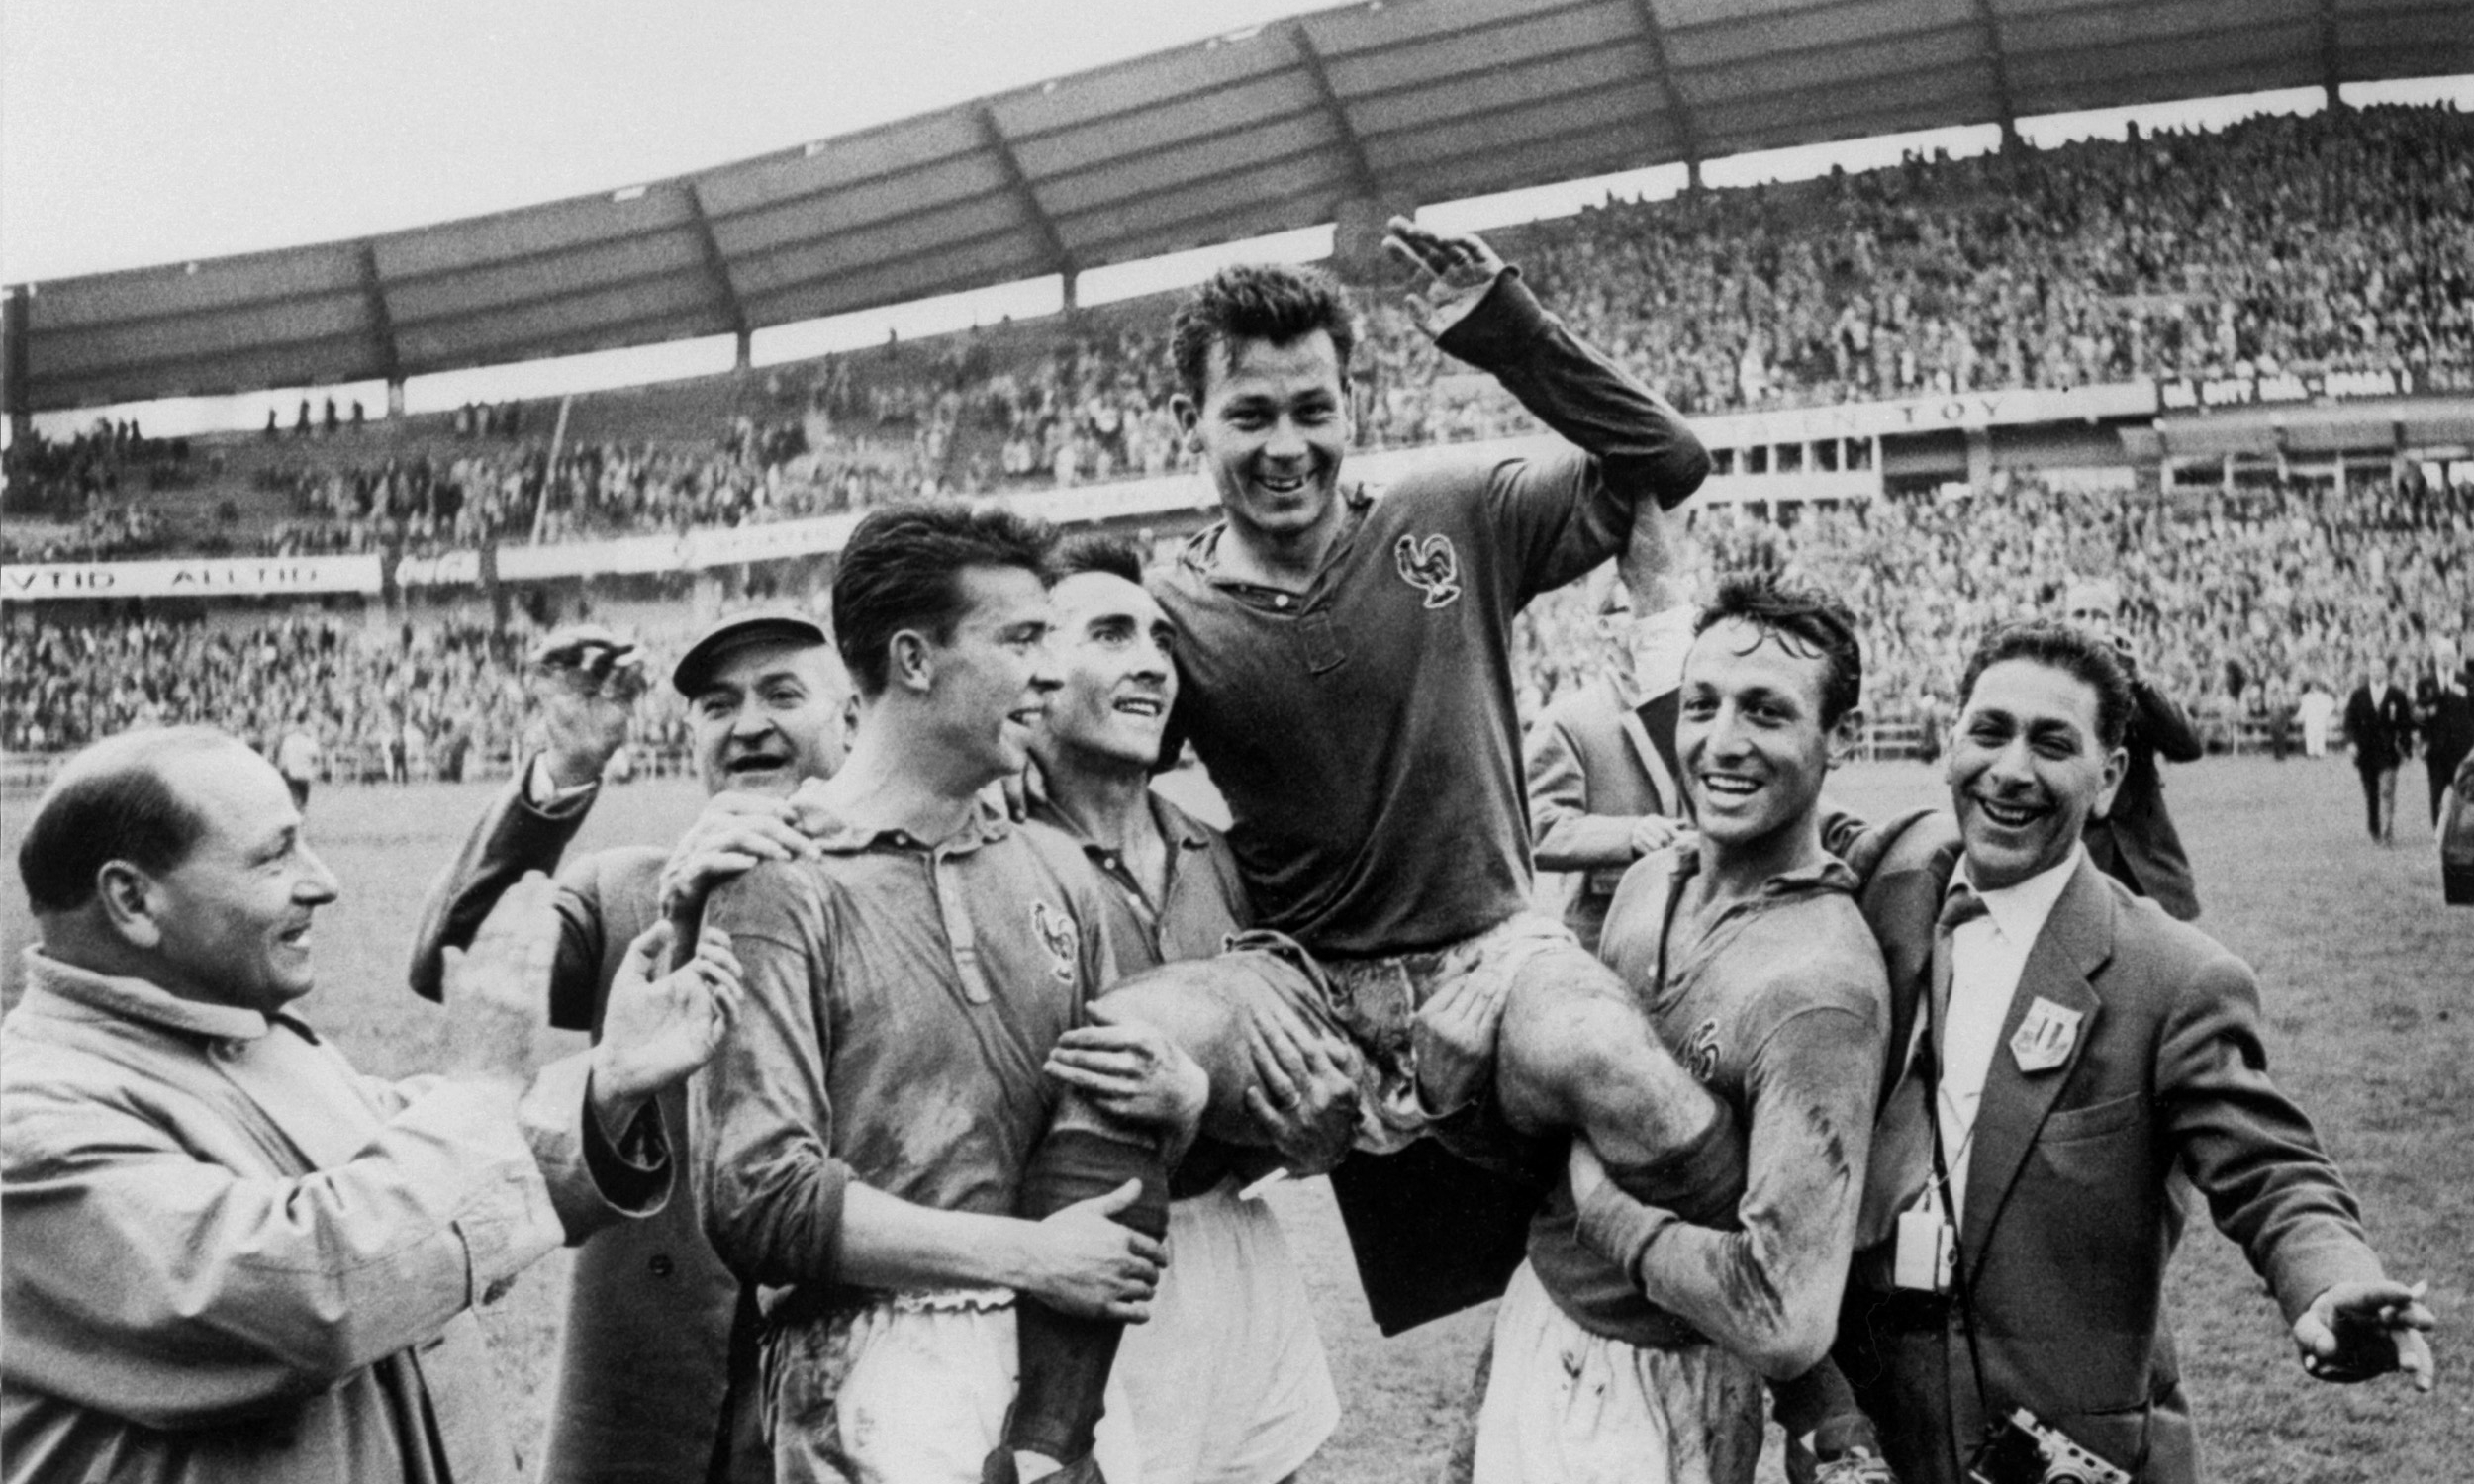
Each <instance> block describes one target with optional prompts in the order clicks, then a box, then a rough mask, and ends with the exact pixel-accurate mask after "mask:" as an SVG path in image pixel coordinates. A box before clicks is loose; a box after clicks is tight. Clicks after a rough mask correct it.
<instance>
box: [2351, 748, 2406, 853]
mask: <svg viewBox="0 0 2474 1484" xmlns="http://www.w3.org/2000/svg"><path fill="white" fill-rule="evenodd" d="M2355 773H2356V774H2357V775H2358V776H2360V778H2361V779H2362V815H2363V822H2364V823H2365V824H2368V825H2369V826H2370V829H2371V838H2372V839H2374V840H2378V841H2380V842H2382V843H2385V842H2387V841H2389V840H2391V839H2394V838H2395V837H2396V833H2397V765H2396V764H2394V763H2391V764H2389V765H2388V766H2387V767H2385V768H2358V769H2356V770H2355Z"/></svg>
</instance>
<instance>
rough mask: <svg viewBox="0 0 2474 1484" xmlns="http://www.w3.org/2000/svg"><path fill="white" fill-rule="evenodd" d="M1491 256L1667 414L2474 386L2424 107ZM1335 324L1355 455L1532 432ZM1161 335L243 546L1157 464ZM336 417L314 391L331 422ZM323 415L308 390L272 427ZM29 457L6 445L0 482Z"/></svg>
mask: <svg viewBox="0 0 2474 1484" xmlns="http://www.w3.org/2000/svg"><path fill="white" fill-rule="evenodd" d="M1495 240H1496V242H1497V243H1498V245H1499V246H1501V247H1502V249H1503V250H1504V252H1505V253H1506V255H1507V256H1508V257H1510V258H1512V259H1513V260H1515V261H1517V262H1519V263H1520V264H1521V266H1522V269H1523V271H1524V273H1525V274H1526V275H1527V276H1528V277H1529V279H1530V280H1531V282H1532V283H1534V284H1535V285H1536V286H1537V287H1538V289H1539V290H1540V292H1541V294H1542V295H1543V297H1544V298H1545V299H1546V301H1547V302H1548V303H1549V304H1550V305H1551V306H1553V307H1554V308H1555V309H1556V310H1557V311H1558V312H1559V313H1561V314H1563V315H1564V316H1565V317H1566V318H1567V319H1568V320H1570V322H1571V323H1572V324H1573V325H1574V326H1575V327H1576V328H1578V329H1579V330H1580V331H1581V332H1582V333H1584V334H1585V335H1587V336H1588V337H1589V338H1590V339H1591V340H1592V341H1593V342H1595V343H1596V344H1598V345H1600V346H1601V347H1603V348H1605V349H1606V350H1607V351H1608V352H1609V353H1610V354H1612V355H1614V356H1615V357H1616V358H1617V359H1619V360H1621V361H1622V362H1624V363H1625V364H1626V365H1627V366H1629V367H1630V368H1631V369H1632V370H1634V371H1636V372H1637V373H1639V374H1640V375H1641V376H1643V377H1644V378H1645V379H1646V380H1648V381H1649V382H1650V383H1651V384H1652V385H1654V386H1656V387H1658V388H1659V389H1660V390H1661V391H1663V392H1664V393H1665V395H1666V396H1668V397H1669V398H1670V399H1671V400H1673V401H1674V402H1675V403H1676V404H1677V406H1679V407H1680V408H1682V409H1683V410H1684V411H1685V412H1687V413H1710V412H1721V411H1729V410H1735V409H1743V408H1769V407H1785V406H1796V405H1806V404H1811V403H1816V402H1835V401H1848V400H1875V399H1885V398H1898V397H1907V396H1919V395H1929V394H1937V393H1949V392H1954V391H1966V390H1973V389H1989V388H2002V387H2070V386H2078V385H2084V384H2089V383H2104V382H2119V381H2125V380H2130V379H2133V378H2137V377H2142V376H2156V377H2176V376H2190V377H2203V378H2205V377H2216V376H2229V375H2236V376H2237V375H2247V374H2271V373H2276V372H2281V371H2309V370H2350V371H2392V372H2399V373H2404V374H2405V375H2407V376H2409V377H2410V378H2411V379H2412V380H2413V383H2414V384H2415V385H2416V386H2418V387H2421V388H2425V389H2433V388H2436V389H2441V390H2474V115H2467V114H2463V113H2459V112H2456V111H2455V110H2453V109H2448V108H2402V107H2382V108H2371V109H2344V110H2331V111H2327V112H2323V113H2320V114H2316V115H2312V116H2310V117H2305V118H2292V117H2282V116H2262V117H2258V118H2253V119H2249V120H2246V121H2243V122H2240V123H2237V124H2235V125H2233V126H2231V127H2229V128H2227V129H2225V130H2223V131H2221V132H2218V133H2212V134H2211V133H2193V134H2152V133H2151V134H2147V135H2143V136H2142V135H2136V134H2135V135H2134V137H2133V138H2132V139H2130V140H2129V141H2127V142H2126V141H2108V140H2090V141H2083V142H2080V143H2075V144H2068V145H2064V146H2061V147H2057V148H2053V149H2045V150H2038V149H2026V148H2021V149H2013V150H2009V151H2005V152H2002V153H1998V154H1990V155H1980V156H1975V157H1972V158H1967V159H1959V160H1951V159H1946V158H1940V157H1936V158H1932V159H1926V158H1923V157H1916V156H1911V157H1910V158H1909V159H1908V160H1907V161H1906V163H1905V164H1903V165H1901V166H1898V167H1895V168H1890V169H1884V170H1875V171H1869V172H1865V173H1860V174H1834V175H1832V176H1829V177H1827V178H1825V179H1821V180H1817V181H1811V182H1805V183H1800V184H1795V185H1787V186H1770V187H1752V188H1746V189H1729V190H1709V191H1702V192H1697V193H1691V194H1687V195H1684V196H1680V197H1676V198H1673V199H1670V200H1666V201H1661V202H1610V203H1608V204H1607V205H1605V206H1603V207H1599V208H1596V209H1593V210H1590V211H1585V212H1583V213H1581V214H1580V215H1579V216H1577V217H1574V218H1570V219H1566V220H1563V221H1558V222H1550V223H1544V224H1539V225H1536V226H1533V227H1529V228H1524V229H1515V230H1509V231H1506V232H1501V233H1498V234H1496V236H1495ZM1360 298H1361V303H1362V305H1363V307H1364V309H1365V312H1366V325H1365V329H1366V333H1365V336H1364V338H1363V340H1362V342H1361V348H1360V352H1359V358H1358V362H1357V367H1356V370H1357V381H1358V384H1359V386H1360V388H1361V401H1362V409H1363V411H1362V416H1361V417H1360V419H1359V422H1360V425H1359V430H1358V431H1359V437H1360V440H1361V441H1362V442H1364V443H1366V444H1368V445H1402V444H1416V443H1427V442H1437V441H1454V440H1460V439H1469V438H1477V437H1487V436H1495V435H1501V434H1507V433H1515V432H1524V431H1530V430H1533V429H1534V425H1533V424H1532V423H1531V422H1530V420H1529V419H1528V417H1527V415H1526V414H1525V413H1524V412H1522V410H1521V409H1520V408H1519V407H1518V406H1517V405H1516V404H1515V403H1513V402H1512V400H1511V399H1510V398H1509V397H1508V396H1506V395H1505V394H1504V393H1503V392H1502V391H1501V390H1500V389H1499V388H1497V387H1496V386H1495V385H1494V384H1493V382H1492V381H1491V380H1489V379H1488V378H1486V377H1483V376H1480V375H1476V374H1474V373H1471V372H1470V371H1469V370H1468V369H1467V368H1464V367H1461V366H1459V365H1457V364H1456V363H1454V362H1452V361H1451V360H1450V359H1449V358H1447V357H1444V356H1442V355H1441V354H1439V353H1438V352H1437V351H1436V350H1435V349H1434V347H1433V346H1432V345H1431V344H1429V343H1428V342H1427V340H1426V339H1425V337H1424V336H1423V335H1422V334H1420V333H1418V332H1417V330H1416V329H1415V328H1414V326H1413V325H1411V323H1410V321H1409V318H1408V316H1407V314H1406V313H1405V312H1404V311H1403V310H1402V309H1401V308H1400V307H1399V306H1398V304H1397V303H1396V302H1394V296H1392V295H1391V294H1389V293H1388V292H1386V291H1382V290H1380V289H1378V290H1370V291H1369V292H1367V293H1364V294H1362V295H1361V296H1360ZM1167 313H1168V311H1167V302H1166V301H1165V300H1162V299H1146V300H1138V301H1132V302H1129V303H1126V304H1120V305H1111V306H1105V307H1102V308H1098V309H1094V310H1088V311H1083V312H1080V313H1078V314H1075V315H1073V316H1071V317H1069V318H1067V319H1065V320H1063V321H1060V322H1053V323H1043V324H1038V325H1013V326H1006V327H1003V328H1002V329H999V330H991V331H973V332H969V333H963V334H955V335H947V336H940V337H937V338H935V339H931V340H925V341H919V342H913V343H909V344H903V343H899V342H889V343H888V344H887V345H885V346H883V347H879V348H876V349H870V350H866V351H858V352H852V353H848V354H844V355H838V356H833V357H829V358H826V359H824V360H822V361H818V362H813V363H808V364H805V365H801V366H786V367H779V368H775V369H774V370H773V371H771V372H769V373H768V374H767V375H766V377H765V378H764V381H763V383H762V384H761V385H762V391H761V393H760V392H759V391H758V390H757V384H755V383H750V384H749V389H748V394H747V395H746V396H745V397H743V398H741V399H740V401H741V403H742V405H743V409H744V410H743V411H740V412H738V413H736V414H734V415H733V416H732V417H731V419H730V420H729V422H728V423H727V425H726V426H716V427H715V428H714V430H713V432H712V433H710V434H705V435H700V436H697V437H693V438H671V439H656V440H652V441H644V442H637V441H627V440H624V439H613V438H607V437H601V438H594V439H586V440H579V441H578V442H577V443H576V444H574V445H572V446H561V447H560V448H558V449H557V451H556V453H555V456H554V458H553V454H552V451H551V448H550V443H549V438H548V436H547V434H548V433H549V432H550V428H549V427H548V426H547V425H546V424H547V421H548V419H546V418H544V417H541V416H540V415H539V413H538V411H537V409H526V408H524V407H523V405H522V404H516V403H508V404H502V405H497V406H484V405H481V404H468V405H466V406H465V407H463V408H461V409H459V410H458V411H457V412H456V414H455V415H454V417H453V422H452V426H453V431H454V436H455V438H456V440H457V442H456V443H455V444H454V445H449V446H447V447H445V448H443V449H441V448H436V447H429V448H426V449H423V450H420V451H405V452H389V453H387V454H385V455H383V456H379V457H367V456H363V455H365V454H366V453H369V452H374V451H375V450H371V449H368V448H367V447H366V445H364V444H361V443H358V442H356V441H353V440H345V441H343V442H339V443H336V444H334V445H333V448H332V449H328V448H319V449H310V448H305V449H303V451H302V453H301V455H300V456H299V458H298V461H297V462H293V463H288V464H287V465H285V466H284V467H281V468H279V469H274V470H261V471H260V472H259V474H258V478H259V479H260V480H261V482H266V483H268V487H269V488H274V489H277V490H278V491H279V492H280V493H282V494H284V495H286V496H287V497H288V498H289V502H290V505H291V511H290V514H289V516H288V518H287V519H286V520H284V521H283V522H282V523H281V524H280V525H279V526H278V527H276V528H274V529H272V530H270V531H267V532H265V533H264V534H263V536H262V539H261V541H260V544H261V545H262V546H263V547H264V548H265V549H267V550H270V551H274V552H280V553H300V552H311V551H324V550H391V549H402V550H407V551H414V552H420V551H424V550H427V549H430V548H433V547H438V546H450V545H459V546H469V545H473V544H477V543H479V542H482V541H488V540H498V541H516V542H522V541H527V540H531V539H533V538H534V534H535V531H536V529H537V531H538V533H539V536H540V538H541V539H544V540H572V539H589V538H594V537H600V536H606V535H611V534H618V533H642V532H658V531H665V530H679V529H684V528H687V527H690V526H694V525H738V524H745V523H749V522H753V521H761V520H777V519H789V518H798V517H801V516H806V515H814V514H822V513H828V512H832V511H837V510H850V509H855V508H860V507H864V506H868V505H872V504H876V503H880V502H882V501H884V500H887V499H892V498H899V497H904V496H912V495H918V494H926V493H946V494H956V493H959V494H974V493H980V492H985V491H993V490H1002V489H1011V488H1045V487H1052V486H1057V485H1070V484H1078V483H1085V482H1093V481H1099V480H1106V479H1112V478H1119V477H1124V476H1128V475H1143V474H1163V473H1169V472H1173V471H1177V470H1180V469H1183V468H1186V467H1188V464H1189V459H1188V455H1187V454H1186V453H1185V451H1184V447H1183V442H1182V440H1181V439H1180V438H1179V437H1178V435H1177V429H1176V426H1175V422H1174V418H1173V417H1172V416H1171V414H1170V411H1169V406H1170V398H1171V396H1172V395H1173V394H1174V393H1175V391H1176V390H1177V389H1176V386H1175V382H1174V376H1173V373H1172V372H1171V369H1170V367H1169V365H1168V356H1167V348H1166V344H1165V339H1166V329H1167V324H1166V322H1167ZM340 417H342V414H341V413H339V412H338V410H337V409H336V407H335V406H334V402H333V398H329V399H328V402H327V406H326V409H325V417H324V419H323V420H324V428H325V430H326V431H329V432H333V431H335V430H336V429H337V428H338V426H339V425H340V424H339V420H338V419H339V418H340ZM351 420H352V423H353V424H354V425H356V426H357V425H358V423H359V420H360V414H359V409H358V407H357V405H355V406H354V408H353V409H352V412H351ZM318 422H319V419H318V417H317V416H316V413H315V411H314V410H313V408H312V407H311V404H310V402H309V401H308V400H307V399H304V400H303V402H302V404H301V408H300V411H299V415H298V417H297V419H296V423H295V429H294V430H295V431H296V432H297V433H300V434H303V435H304V436H306V435H309V434H311V433H313V432H315V431H317V430H318ZM268 430H269V432H270V434H271V433H272V432H273V431H274V419H273V418H272V417H270V419H269V425H268ZM132 432H133V434H134V429H132ZM473 440H478V441H473ZM47 457H48V456H47ZM21 461H23V460H21V459H20V457H19V455H18V454H17V450H14V449H13V450H12V464H11V470H10V473H11V486H12V490H13V491H14V490H15V489H16V488H17V486H18V484H19V475H18V472H17V470H18V463H19V462H21ZM70 463H71V464H72V465H75V464H76V461H75V460H71V461H70ZM85 467H86V472H85V473H83V474H81V475H80V476H79V478H81V479H82V480H84V481H85V482H86V483H88V484H93V483H95V482H96V480H97V479H98V478H102V476H98V475H96V474H95V473H94V472H93V467H92V462H91V461H89V462H88V464H87V465H86V466H85ZM44 477H46V478H51V477H53V476H48V475H47V476H44ZM102 488H104V489H105V490H106V491H107V492H108V489H109V484H108V481H107V482H106V483H104V484H103V486H102ZM545 491H546V495H547V498H546V500H545V499H544V498H543V495H544V492H545ZM15 499H16V497H15V496H14V494H13V496H12V501H13V505H14V501H15Z"/></svg>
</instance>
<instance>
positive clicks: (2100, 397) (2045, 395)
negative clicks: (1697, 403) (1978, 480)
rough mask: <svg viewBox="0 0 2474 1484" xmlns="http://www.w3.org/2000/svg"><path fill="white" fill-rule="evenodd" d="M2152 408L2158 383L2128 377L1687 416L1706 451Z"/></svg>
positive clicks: (2129, 413)
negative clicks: (2037, 388) (2087, 383)
mask: <svg viewBox="0 0 2474 1484" xmlns="http://www.w3.org/2000/svg"><path fill="white" fill-rule="evenodd" d="M2155 411H2156V384H2155V383H2154V382H2152V381H2126V382H2112V383H2108V384H2106V385H2104V386H2097V387H2056V388H2051V389H2048V390H2043V391H2030V390H2016V391H2007V392H1960V393H1953V394H1951V395H1949V396H1943V397H1914V398H1909V399H1906V400H1904V401H1900V402H1846V403H1840V404H1838V405H1837V406H1834V407H1799V408H1782V409H1779V410H1778V411H1776V412H1756V413H1709V414H1704V415H1702V416H1700V417H1694V418H1693V419H1692V430H1693V431H1694V432H1696V433H1698V434H1700V437H1701V441H1702V442H1703V443H1705V444H1707V445H1709V446H1710V447H1712V448H1765V447H1771V446H1774V445H1776V444H1780V443H1817V442H1823V441H1826V440H1828V439H1831V438H1869V437H1872V436H1874V435H1876V434H1878V435H1880V436H1882V437H1892V436H1896V435H1898V434H1900V433H1920V432H1935V431H1939V430H1942V429H1946V428H1974V427H2006V426H2017V425H2019V424H2022V423H2033V422H2070V421H2083V420H2086V419H2088V418H2101V417H2147V416H2149V415H2151V414H2153V413H2154V412H2155Z"/></svg>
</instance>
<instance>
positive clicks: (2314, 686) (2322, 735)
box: [2294, 678, 2336, 758]
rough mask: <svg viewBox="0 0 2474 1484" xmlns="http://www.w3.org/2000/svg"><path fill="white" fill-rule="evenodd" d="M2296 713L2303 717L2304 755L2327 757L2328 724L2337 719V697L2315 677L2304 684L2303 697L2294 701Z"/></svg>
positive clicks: (2308, 756) (2307, 756)
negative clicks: (2330, 693)
mask: <svg viewBox="0 0 2474 1484" xmlns="http://www.w3.org/2000/svg"><path fill="white" fill-rule="evenodd" d="M2294 714H2295V715H2296V716H2299V717H2300V718H2301V719H2302V755H2303V756H2304V757H2306V758H2324V757H2327V756H2328V724H2329V723H2330V722H2331V721H2333V720H2335V719H2336V697H2335V696H2331V695H2329V694H2328V687H2326V686H2323V685H2321V684H2320V682H2319V681H2318V679H2317V678H2314V679H2313V680H2311V681H2310V682H2308V683H2307V684H2305V685H2304V686H2303V688H2302V699H2300V700H2298V701H2296V702H2295V703H2294Z"/></svg>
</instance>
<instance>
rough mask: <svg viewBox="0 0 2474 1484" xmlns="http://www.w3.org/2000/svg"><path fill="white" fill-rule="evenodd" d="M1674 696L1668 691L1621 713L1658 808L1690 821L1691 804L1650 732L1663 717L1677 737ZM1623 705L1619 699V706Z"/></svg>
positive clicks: (1625, 734)
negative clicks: (1646, 774) (1660, 717)
mask: <svg viewBox="0 0 2474 1484" xmlns="http://www.w3.org/2000/svg"><path fill="white" fill-rule="evenodd" d="M1674 696H1675V693H1674V692H1672V691H1667V692H1665V693H1663V694H1662V695H1659V696H1651V697H1650V698H1649V699H1648V700H1645V701H1643V702H1641V704H1639V705H1637V706H1622V707H1621V710H1622V714H1623V718H1624V736H1625V738H1626V740H1628V741H1630V742H1631V743H1632V751H1633V754H1634V756H1636V757H1638V758H1640V760H1641V766H1642V768H1643V769H1645V770H1647V772H1648V773H1649V775H1650V782H1651V783H1652V784H1654V785H1656V786H1657V788H1658V800H1659V806H1660V807H1661V808H1662V809H1664V810H1665V812H1667V813H1669V814H1672V815H1674V816H1675V817H1676V818H1678V819H1688V818H1690V817H1691V812H1692V811H1691V803H1690V801H1689V800H1688V799H1686V798H1685V797H1684V795H1683V790H1682V789H1681V788H1677V787H1676V786H1675V774H1674V770H1673V769H1671V768H1668V767H1667V766H1666V754H1665V753H1664V752H1662V751H1660V749H1659V746H1658V741H1657V739H1656V738H1655V737H1654V736H1652V735H1651V732H1650V724H1651V722H1652V721H1653V720H1654V719H1656V718H1658V717H1659V716H1661V715H1663V716H1664V718H1665V725H1666V731H1667V735H1669V736H1672V735H1673V734H1674V724H1675V701H1674ZM1620 701H1621V697H1620V696H1619V697H1618V703H1619V705H1620ZM1662 702H1664V704H1662Z"/></svg>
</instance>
